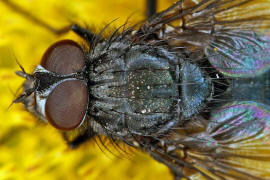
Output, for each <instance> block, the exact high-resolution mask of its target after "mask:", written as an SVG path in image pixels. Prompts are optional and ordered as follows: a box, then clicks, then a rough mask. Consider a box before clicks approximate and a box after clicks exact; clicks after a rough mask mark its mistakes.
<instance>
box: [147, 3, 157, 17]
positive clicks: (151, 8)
mask: <svg viewBox="0 0 270 180" xmlns="http://www.w3.org/2000/svg"><path fill="white" fill-rule="evenodd" d="M156 10H157V1H156V0H146V17H147V18H150V17H151V16H153V15H154V14H156Z"/></svg>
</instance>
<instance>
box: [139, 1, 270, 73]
mask: <svg viewBox="0 0 270 180" xmlns="http://www.w3.org/2000/svg"><path fill="white" fill-rule="evenodd" d="M269 9H270V2H269V0H261V1H259V0H202V1H199V2H197V1H189V0H182V1H178V2H177V3H175V4H174V5H173V6H171V7H170V8H168V9H167V10H165V11H163V12H161V13H159V14H157V16H155V17H154V18H152V19H150V20H149V21H148V22H147V23H146V24H145V25H144V26H143V27H141V32H143V39H147V40H148V39H151V37H154V36H153V34H155V35H156V36H157V37H158V38H159V39H161V40H162V41H165V42H166V43H167V44H169V45H170V46H171V47H175V48H181V49H182V50H184V49H188V50H189V52H203V53H204V54H205V56H206V57H207V58H208V59H209V61H210V63H211V64H212V65H213V67H215V68H216V69H218V70H219V71H220V72H221V73H223V74H225V75H226V76H230V77H253V76H256V75H260V74H262V73H264V72H266V71H267V70H269V68H270V61H269V59H270V37H269V36H270V33H269V30H268V29H269V25H270V10H269Z"/></svg>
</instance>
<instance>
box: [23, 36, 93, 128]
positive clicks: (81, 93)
mask: <svg viewBox="0 0 270 180" xmlns="http://www.w3.org/2000/svg"><path fill="white" fill-rule="evenodd" d="M83 68H85V59H84V53H83V50H82V49H81V47H80V46H79V45H78V44H77V43H75V42H74V41H71V40H64V41H60V42H57V43H55V44H54V45H52V46H51V47H50V48H49V49H48V50H47V51H46V53H45V55H44V56H43V58H42V61H41V65H39V66H37V68H36V70H35V72H34V74H33V75H32V76H33V79H31V80H29V81H34V83H32V84H31V86H32V87H30V88H34V90H35V91H34V92H33V93H34V99H33V97H29V98H28V99H31V98H32V101H34V102H35V106H34V107H33V108H34V110H33V111H35V112H36V114H38V115H40V117H41V118H42V119H44V120H46V121H48V122H50V123H51V124H52V125H53V126H54V127H56V128H57V129H61V130H70V129H74V128H76V127H78V126H79V125H80V124H81V123H82V122H83V121H84V119H85V116H86V112H87V107H88V91H87V82H86V81H85V80H84V77H83V75H82V70H83ZM28 88H29V87H28ZM24 102H27V100H24ZM28 108H30V107H29V106H28Z"/></svg>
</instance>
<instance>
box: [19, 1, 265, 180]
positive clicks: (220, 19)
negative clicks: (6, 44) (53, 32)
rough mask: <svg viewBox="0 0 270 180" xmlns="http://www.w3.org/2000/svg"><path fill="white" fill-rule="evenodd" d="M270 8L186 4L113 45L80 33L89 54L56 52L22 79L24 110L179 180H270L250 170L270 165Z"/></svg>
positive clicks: (114, 37)
mask: <svg viewBox="0 0 270 180" xmlns="http://www.w3.org/2000/svg"><path fill="white" fill-rule="evenodd" d="M268 4H269V1H267V0H265V1H255V0H201V1H199V2H198V1H191V0H180V1H178V2H176V3H175V4H173V5H172V6H171V7H169V8H168V9H167V10H165V11H163V12H160V13H157V14H155V15H154V16H151V18H149V19H148V20H146V21H145V22H144V23H138V24H136V25H134V26H131V27H126V25H125V24H124V25H123V26H121V27H120V28H118V29H116V30H115V31H114V32H113V33H112V34H111V36H110V37H105V36H103V35H102V34H103V32H104V31H105V30H106V28H107V26H106V27H105V28H104V30H102V31H101V32H100V33H99V34H95V33H93V32H92V31H91V30H89V29H85V28H83V27H81V26H79V25H76V24H74V25H72V26H71V30H72V31H73V32H75V33H76V34H78V35H79V36H80V37H82V38H83V39H84V40H85V44H86V45H85V46H82V45H80V44H78V43H77V42H75V41H73V40H63V41H59V42H56V43H55V44H53V45H52V46H51V47H49V48H48V50H47V51H46V52H45V54H44V55H43V57H42V60H41V63H40V65H38V66H37V67H36V69H35V70H34V72H33V73H32V74H28V73H26V72H25V71H24V70H23V69H22V71H19V72H17V74H18V75H20V76H22V77H24V78H26V81H25V83H24V90H23V92H22V94H21V95H20V96H19V97H18V98H17V99H16V100H14V102H16V103H17V102H22V103H24V105H25V107H26V109H27V110H28V111H30V112H32V113H34V114H35V115H37V116H38V117H39V118H41V119H43V120H44V121H46V122H48V123H49V124H51V125H52V126H54V127H55V128H57V129H59V130H60V131H61V132H62V133H63V136H64V138H65V139H66V140H67V142H68V144H69V145H70V146H73V147H76V146H78V145H79V144H81V143H83V142H85V141H88V140H90V139H92V138H95V137H98V136H100V135H104V136H107V137H108V138H109V139H112V141H113V140H117V141H121V142H124V143H126V144H127V145H130V146H132V147H135V148H137V149H140V150H142V151H144V152H146V153H148V154H149V155H150V156H152V157H153V158H154V159H156V160H157V161H159V162H161V163H164V164H165V165H166V166H168V168H170V170H171V171H172V173H173V174H174V176H175V179H179V178H183V177H184V178H186V179H196V177H198V176H199V177H201V178H206V179H252V180H253V179H269V178H270V175H269V174H270V168H268V169H260V167H253V166H252V165H251V164H250V163H255V164H256V163H257V164H259V163H262V162H264V161H269V159H270V152H269V149H270V148H269V133H270V106H269V105H270V91H269V90H270V89H269V80H270V71H269V69H270V36H269V31H268V28H269V25H270V23H269V16H270V13H269V10H268V9H267V7H268V6H269V5H268ZM149 12H150V11H149ZM74 135H76V136H75V137H74ZM243 162H249V163H243Z"/></svg>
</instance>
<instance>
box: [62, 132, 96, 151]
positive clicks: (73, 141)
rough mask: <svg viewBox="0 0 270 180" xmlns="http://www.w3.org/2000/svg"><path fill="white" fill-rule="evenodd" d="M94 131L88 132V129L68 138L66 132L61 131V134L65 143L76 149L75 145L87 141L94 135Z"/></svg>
mask: <svg viewBox="0 0 270 180" xmlns="http://www.w3.org/2000/svg"><path fill="white" fill-rule="evenodd" d="M95 135H96V134H95V133H94V132H92V131H91V132H89V131H85V132H83V133H82V134H80V135H78V136H76V137H75V138H72V139H71V138H70V137H69V136H70V135H69V134H68V132H63V133H62V136H63V139H64V140H65V141H66V143H67V145H68V146H69V147H70V148H72V149H76V148H77V147H79V146H80V145H81V144H83V143H85V142H86V141H89V140H90V139H92V138H94V137H95Z"/></svg>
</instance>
